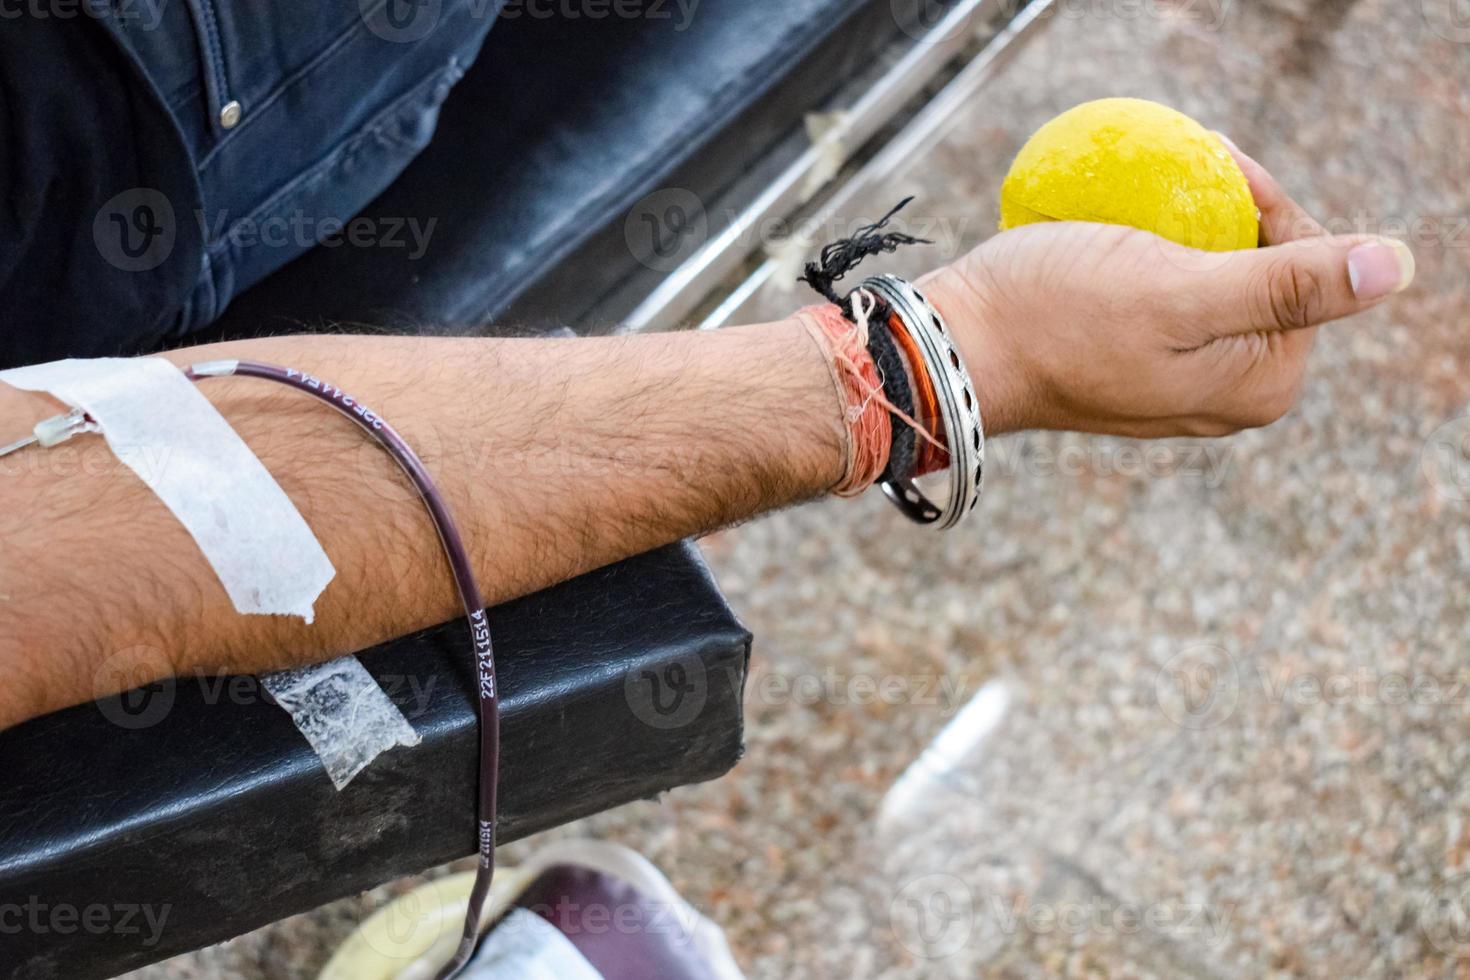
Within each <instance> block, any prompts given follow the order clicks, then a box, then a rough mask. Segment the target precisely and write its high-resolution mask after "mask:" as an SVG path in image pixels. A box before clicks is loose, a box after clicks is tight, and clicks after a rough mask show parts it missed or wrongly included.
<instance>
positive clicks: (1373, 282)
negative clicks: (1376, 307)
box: [1347, 238, 1414, 300]
mask: <svg viewBox="0 0 1470 980" xmlns="http://www.w3.org/2000/svg"><path fill="white" fill-rule="evenodd" d="M1347 264H1348V282H1350V283H1352V286H1353V295H1354V296H1356V297H1358V299H1362V300H1372V299H1379V298H1381V297H1384V296H1387V295H1388V294H1389V293H1397V292H1401V291H1403V290H1404V289H1405V288H1406V287H1407V286H1408V285H1409V283H1411V282H1413V281H1414V253H1413V252H1411V251H1409V246H1407V245H1405V244H1404V243H1403V242H1401V241H1399V240H1398V239H1396V238H1380V239H1378V240H1377V241H1376V242H1367V243H1365V244H1363V245H1359V246H1358V247H1356V248H1354V249H1353V250H1352V251H1350V252H1348V257H1347Z"/></svg>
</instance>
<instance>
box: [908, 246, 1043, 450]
mask: <svg viewBox="0 0 1470 980" xmlns="http://www.w3.org/2000/svg"><path fill="white" fill-rule="evenodd" d="M917 285H918V287H919V288H920V289H921V290H922V291H923V293H924V296H925V298H926V299H928V300H929V302H930V303H932V304H933V305H934V308H935V309H936V310H938V311H939V315H940V316H942V317H944V321H945V323H947V324H948V325H949V329H950V331H951V332H952V333H953V334H954V339H955V342H956V344H957V345H958V347H959V349H960V356H961V357H963V358H964V361H965V368H966V370H968V371H969V372H970V378H971V380H972V381H974V383H975V394H976V397H977V398H979V400H980V415H981V419H982V421H983V422H984V425H985V434H986V435H987V436H997V435H1000V434H1002V433H1005V432H1019V431H1021V430H1023V429H1027V428H1032V427H1033V426H1034V425H1035V420H1034V419H1033V418H1032V415H1033V413H1032V409H1033V407H1034V403H1035V398H1034V396H1033V395H1032V393H1031V391H1030V385H1029V382H1028V379H1027V376H1026V373H1025V371H1024V370H1023V369H1022V367H1021V364H1020V361H1019V359H1018V358H1017V357H1016V356H1015V355H1014V353H1013V352H1012V351H1011V350H1010V349H1009V347H1008V346H1007V344H1006V343H1005V341H1004V338H1003V336H1002V334H1001V332H1000V330H999V327H1000V325H1001V324H1002V322H1003V321H1002V320H1001V319H1000V318H999V316H998V315H997V312H996V310H995V307H994V305H993V304H992V303H991V302H990V301H989V299H988V298H987V297H986V296H985V295H983V293H982V291H981V290H980V289H978V288H976V286H975V284H974V283H972V282H971V281H970V279H969V278H968V277H966V276H965V275H964V274H963V273H961V272H960V271H959V270H958V269H956V268H955V267H954V266H952V265H948V266H942V267H940V268H938V269H936V270H934V271H933V272H930V273H928V274H927V275H925V276H924V277H922V278H921V279H919V280H918V282H917Z"/></svg>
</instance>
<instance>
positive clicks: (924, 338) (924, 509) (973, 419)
mask: <svg viewBox="0 0 1470 980" xmlns="http://www.w3.org/2000/svg"><path fill="white" fill-rule="evenodd" d="M858 288H859V289H866V290H868V291H869V292H871V293H872V294H873V295H874V296H877V297H878V298H880V299H882V300H883V301H884V302H886V303H887V304H888V306H889V307H890V308H891V309H892V310H893V312H894V313H896V314H898V317H899V319H900V320H902V321H903V323H904V326H906V327H908V329H909V333H910V335H911V336H912V337H913V339H914V342H915V344H916V345H917V346H918V348H919V353H920V354H921V356H922V357H923V360H924V363H923V364H922V365H919V364H916V365H914V368H915V370H918V369H919V368H923V370H924V371H925V373H926V374H928V376H929V381H930V384H931V385H932V386H933V388H934V393H935V396H936V399H937V401H938V402H939V415H940V419H941V421H943V422H944V432H945V436H946V442H947V443H948V446H947V448H948V450H949V500H948V501H947V502H946V503H945V505H944V506H943V507H939V506H938V505H936V504H934V503H933V502H932V501H930V500H929V498H928V497H926V496H924V493H923V491H921V490H920V489H919V488H918V486H917V485H915V483H914V481H913V479H912V478H908V477H905V478H902V479H894V480H884V481H883V482H882V484H881V486H882V487H883V493H884V494H886V495H887V497H888V499H889V500H891V501H893V503H894V504H895V505H896V506H897V507H898V509H899V510H900V511H902V512H903V513H904V516H906V517H908V518H909V519H910V520H912V521H915V522H917V523H919V524H934V525H937V526H938V528H939V530H941V531H947V530H949V529H950V528H952V527H954V526H955V525H957V524H958V523H959V522H960V520H961V518H963V517H964V516H965V515H966V514H968V513H969V512H970V511H971V510H973V509H974V507H975V505H976V504H977V503H978V502H979V501H980V488H981V485H982V483H983V482H984V478H985V430H984V428H983V427H982V425H981V421H980V400H979V399H978V398H976V397H975V386H974V383H973V382H971V381H970V373H969V372H968V371H966V370H965V363H964V361H962V360H961V359H960V355H959V351H957V350H956V349H955V346H954V343H953V341H952V340H951V339H950V333H949V329H948V328H947V327H946V326H945V325H944V318H943V317H941V316H940V315H939V311H938V310H936V309H935V308H934V307H933V306H932V305H931V304H930V303H929V301H928V300H926V299H925V298H924V295H923V294H922V293H920V292H919V291H918V290H917V289H916V288H914V286H913V285H912V284H910V283H909V282H907V281H905V280H903V279H900V278H899V277H898V276H890V275H880V276H872V277H870V278H868V279H865V280H863V284H862V285H861V286H859V287H858Z"/></svg>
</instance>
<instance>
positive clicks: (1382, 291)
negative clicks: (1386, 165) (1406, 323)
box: [1191, 235, 1414, 339]
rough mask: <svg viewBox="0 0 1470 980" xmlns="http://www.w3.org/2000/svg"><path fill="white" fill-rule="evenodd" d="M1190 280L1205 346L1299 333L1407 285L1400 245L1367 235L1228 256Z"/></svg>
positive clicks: (1409, 259)
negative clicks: (1216, 341)
mask: <svg viewBox="0 0 1470 980" xmlns="http://www.w3.org/2000/svg"><path fill="white" fill-rule="evenodd" d="M1191 278H1194V279H1196V280H1197V281H1196V282H1194V283H1192V284H1191V285H1192V286H1193V290H1194V292H1195V295H1196V297H1197V298H1198V300H1199V301H1200V302H1202V303H1203V304H1204V305H1205V307H1206V309H1205V310H1203V311H1201V312H1203V313H1204V314H1205V315H1204V316H1202V317H1200V319H1199V321H1198V322H1199V323H1200V325H1201V326H1203V327H1204V328H1205V329H1206V330H1207V331H1208V332H1209V334H1210V335H1211V338H1210V339H1214V338H1217V337H1228V336H1231V335H1234V334H1251V333H1261V332H1272V331H1280V330H1302V329H1305V328H1307V327H1315V326H1317V325H1318V324H1321V323H1326V322H1328V321H1329V320H1336V319H1337V318H1338V317H1344V316H1349V315H1350V314H1353V313H1357V312H1359V311H1360V310H1365V309H1367V308H1368V307H1370V306H1372V305H1374V304H1375V303H1377V302H1378V301H1379V300H1382V299H1383V298H1384V297H1386V296H1390V295H1392V294H1393V293H1397V292H1399V291H1401V290H1403V289H1404V288H1406V287H1407V286H1408V285H1409V283H1410V282H1412V281H1413V279H1414V254H1413V253H1412V252H1410V251H1409V247H1408V246H1407V245H1405V244H1404V243H1403V242H1401V241H1398V240H1397V239H1393V238H1381V237H1377V236H1371V235H1367V236H1365V235H1353V236H1341V237H1335V238H1328V237H1322V238H1304V239H1299V240H1297V241H1294V242H1287V243H1285V244H1282V245H1274V246H1272V247H1270V248H1258V249H1251V250H1247V251H1240V252H1232V253H1230V257H1229V260H1228V261H1226V262H1224V263H1222V264H1220V265H1219V266H1217V267H1216V268H1215V269H1214V270H1213V271H1212V272H1208V273H1196V274H1194V275H1193V276H1191Z"/></svg>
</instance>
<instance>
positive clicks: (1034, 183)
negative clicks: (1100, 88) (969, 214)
mask: <svg viewBox="0 0 1470 980" xmlns="http://www.w3.org/2000/svg"><path fill="white" fill-rule="evenodd" d="M1038 221H1099V222H1103V223H1105V224H1113V225H1129V226H1131V227H1133V228H1142V229H1143V230H1145V231H1151V232H1154V233H1155V234H1157V235H1161V236H1163V237H1164V238H1167V239H1169V240H1171V241H1175V242H1178V243H1179V244H1181V245H1188V246H1190V247H1192V248H1200V249H1208V250H1210V251H1214V252H1225V251H1230V250H1232V249H1239V248H1254V247H1255V246H1256V241H1257V237H1258V235H1259V229H1258V221H1259V215H1258V212H1257V210H1256V205H1255V201H1254V200H1253V199H1252V198H1251V191H1250V185H1249V184H1248V183H1247V182H1246V179H1245V174H1243V173H1241V170H1240V166H1239V165H1238V164H1236V162H1235V158H1234V157H1232V156H1231V155H1230V153H1229V151H1228V150H1226V149H1225V146H1224V144H1223V143H1221V142H1220V140H1219V138H1218V137H1216V136H1215V135H1214V134H1213V133H1211V132H1210V131H1209V130H1207V129H1205V128H1204V127H1203V126H1201V125H1200V124H1199V123H1197V122H1195V121H1194V120H1193V119H1191V118H1189V117H1188V116H1186V115H1185V114H1184V113H1182V112H1177V111H1175V110H1174V109H1170V108H1169V107H1168V106H1164V105H1159V104H1158V103H1157V102H1149V101H1148V100H1146V99H1098V100H1097V101H1095V102H1084V103H1083V104H1082V105H1079V106H1076V107H1075V108H1072V109H1068V110H1067V111H1066V112H1064V113H1062V114H1061V115H1060V116H1057V117H1056V118H1055V119H1053V120H1051V121H1050V122H1048V123H1047V124H1046V125H1045V126H1042V127H1041V128H1040V129H1038V130H1037V131H1036V132H1035V133H1034V134H1032V136H1031V138H1030V139H1029V140H1027V141H1026V145H1025V146H1023V147H1021V152H1020V153H1018V154H1016V159H1015V161H1014V162H1013V163H1012V164H1011V170H1010V173H1008V174H1006V179H1005V183H1004V184H1003V185H1001V189H1000V227H1001V229H1002V230H1004V229H1007V228H1015V227H1017V226H1019V225H1028V224H1032V223H1034V222H1038Z"/></svg>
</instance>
